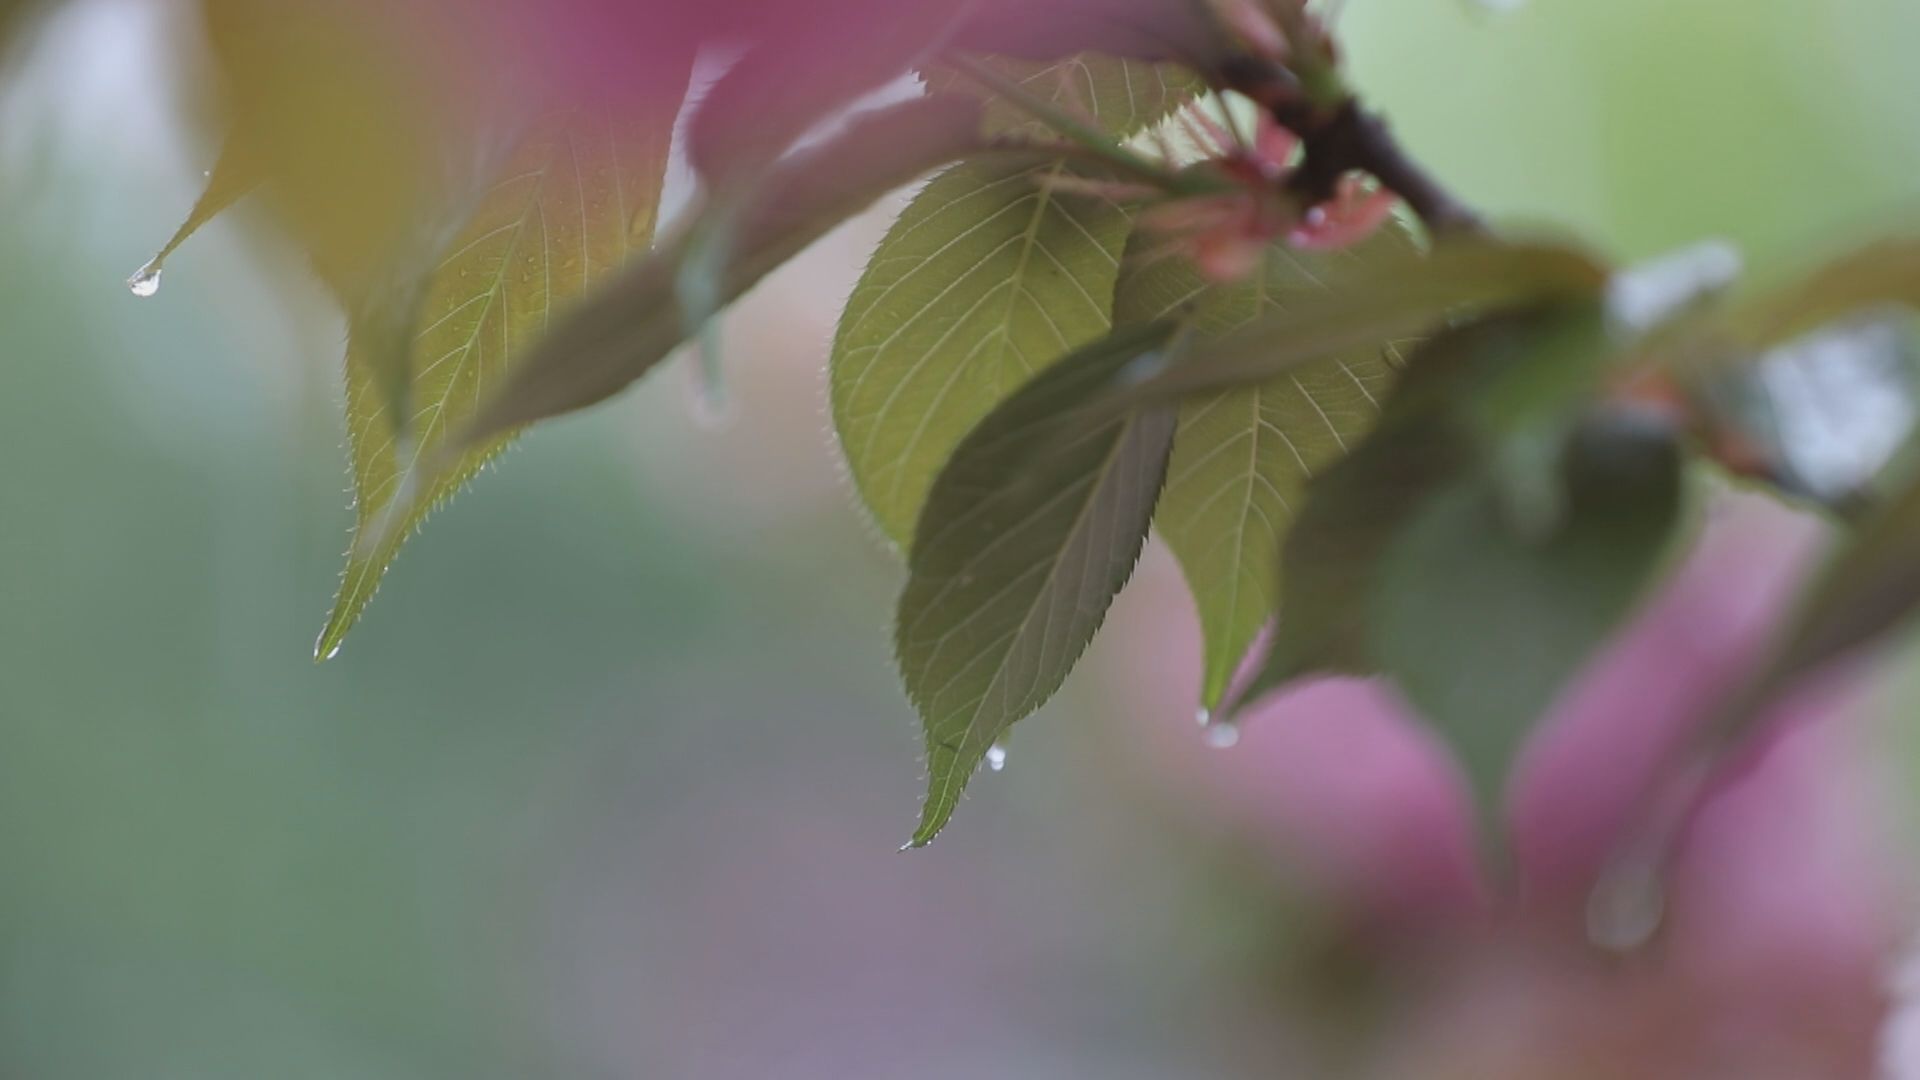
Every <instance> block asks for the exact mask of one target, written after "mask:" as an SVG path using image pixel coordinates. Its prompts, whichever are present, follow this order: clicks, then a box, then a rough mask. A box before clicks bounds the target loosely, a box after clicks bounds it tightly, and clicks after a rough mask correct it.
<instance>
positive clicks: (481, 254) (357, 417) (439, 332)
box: [317, 110, 672, 658]
mask: <svg viewBox="0 0 1920 1080" xmlns="http://www.w3.org/2000/svg"><path fill="white" fill-rule="evenodd" d="M671 120H672V118H671V116H670V115H661V114H660V113H658V112H656V113H655V114H653V115H652V116H650V117H647V118H638V117H622V116H616V115H613V114H611V113H608V112H602V111H597V110H596V111H592V112H589V111H585V110H578V111H569V112H566V113H562V114H556V115H553V116H550V117H548V118H546V119H544V120H543V121H542V122H540V123H539V124H537V125H536V126H535V127H534V129H533V130H532V131H531V132H529V134H528V135H527V136H526V138H525V139H524V140H523V141H522V142H521V143H520V145H519V147H518V149H517V150H516V152H515V153H513V154H512V155H511V156H510V159H509V161H508V162H507V164H506V166H505V167H504V168H503V170H502V171H501V179H500V180H499V181H498V182H497V183H495V184H494V185H493V187H492V189H491V190H489V191H488V192H487V193H486V194H485V196H484V197H483V198H481V200H480V202H479V204H478V206H477V208H476V209H475V211H474V213H473V215H472V217H471V218H470V219H469V221H468V222H467V224H466V226H465V228H464V229H463V230H462V231H461V233H460V234H459V236H458V237H457V238H455V239H454V240H453V241H452V242H451V243H450V245H449V246H448V248H447V250H446V252H445V254H444V255H443V256H442V257H441V259H440V261H439V264H438V266H437V267H436V268H435V269H434V270H433V271H432V273H431V274H430V275H429V277H428V280H427V283H426V287H425V289H426V291H425V299H424V300H423V302H422V304H421V307H420V314H419V320H420V326H419V328H418V329H417V331H416V332H415V333H414V335H413V339H412V344H411V350H410V352H411V355H410V357H409V358H407V360H406V366H407V368H408V369H409V370H410V371H411V385H410V387H409V392H408V394H407V395H406V397H407V398H408V400H410V401H411V406H410V407H411V408H412V409H413V410H415V411H414V412H413V414H412V415H411V416H410V417H408V418H407V423H406V424H404V425H398V426H396V425H395V424H394V423H393V422H392V418H391V417H389V416H387V415H386V412H385V403H386V402H387V401H388V400H390V395H388V394H386V393H385V392H384V391H383V388H382V386H381V384H380V378H381V373H382V371H384V370H385V368H384V367H383V365H382V363H381V362H380V358H379V356H378V350H379V348H380V347H381V344H380V343H379V342H373V341H366V340H354V341H352V342H350V343H349V345H348V349H347V365H346V367H347V432H348V436H349V439H350V441H351V444H352V454H353V480H354V490H355V492H356V496H357V497H356V504H355V508H356V512H357V521H356V524H355V535H356V542H355V544H354V547H353V550H352V551H351V552H350V553H349V555H348V561H347V567H346V571H345V574H344V575H343V577H342V580H341V586H340V594H339V597H338V599H337V600H336V601H335V603H334V608H333V613H332V615H331V616H330V617H329V618H328V620H327V626H326V629H325V631H324V632H323V633H322V634H321V636H320V641H319V644H318V647H317V655H319V656H320V657H322V658H325V657H327V656H331V655H332V654H333V653H334V652H336V651H338V649H339V647H340V643H341V640H342V639H343V638H344V637H345V635H346V633H347V631H348V630H349V629H350V628H351V627H352V626H353V624H354V622H355V621H356V620H357V619H359V617H360V614H361V613H362V612H363V611H364V610H365V609H366V606H367V604H368V602H369V601H370V600H372V598H373V594H374V592H375V590H376V589H378V588H379V585H380V579H381V577H382V575H384V574H385V573H386V570H387V566H388V565H389V564H390V563H391V562H392V561H393V558H394V556H395V555H396V554H397V553H398V551H399V549H400V546H401V545H402V544H403V543H404V542H405V540H406V539H407V537H408V536H409V535H410V534H411V532H412V531H413V530H414V529H415V528H416V527H417V526H418V525H419V524H420V522H421V521H423V520H424V519H425V518H426V516H427V515H428V514H429V513H430V512H431V511H432V510H433V508H434V507H436V506H437V505H439V504H440V503H441V502H443V501H445V500H446V499H447V498H449V497H450V496H452V495H453V494H454V493H455V492H456V491H458V490H459V488H460V487H461V485H463V484H464V483H466V481H467V480H468V479H469V478H470V477H472V476H473V474H474V473H475V472H477V471H478V470H479V469H480V467H481V466H483V465H484V464H486V462H487V461H488V460H490V459H491V458H492V457H493V456H494V455H496V454H498V453H499V452H500V450H501V449H502V448H504V447H505V445H506V443H507V442H508V441H510V439H511V438H512V434H511V433H510V432H509V433H506V434H502V435H499V436H496V437H495V438H493V439H491V440H490V441H488V442H486V443H484V444H482V445H477V446H473V447H469V448H466V449H465V451H464V453H463V454H462V456H461V457H460V458H459V461H458V464H457V465H455V466H453V467H451V468H449V469H446V470H444V471H440V472H437V473H435V474H434V475H433V476H432V478H431V479H430V480H428V481H427V482H426V483H425V484H424V485H422V486H419V487H417V488H416V487H414V486H413V485H411V484H409V483H406V482H405V478H406V477H407V476H408V475H409V474H410V472H411V471H412V470H413V467H414V466H415V465H417V464H418V463H419V462H420V461H422V460H423V459H424V458H426V457H427V456H430V455H433V454H435V453H436V451H438V450H439V449H440V448H441V447H442V446H443V445H445V444H446V443H447V440H448V439H449V438H450V437H451V436H452V435H454V434H457V433H459V432H460V431H461V430H462V429H463V428H464V427H465V425H466V422H467V420H468V419H469V418H470V417H471V416H472V415H473V412H474V410H475V408H476V406H477V405H478V403H479V402H480V401H481V400H482V399H483V396H484V393H485V392H486V391H487V389H488V388H489V387H490V386H491V385H492V384H494V383H495V382H497V381H498V380H500V378H501V377H502V375H503V374H504V373H505V372H506V371H507V369H508V368H509V367H510V366H511V365H512V364H514V363H515V362H516V360H517V358H518V354H519V352H520V351H521V350H522V348H523V347H524V346H525V344H526V343H527V342H528V341H529V340H530V339H533V338H535V337H537V336H538V335H540V334H541V333H543V332H544V331H545V330H546V329H547V327H548V326H549V325H550V324H551V323H552V322H553V320H554V319H555V318H556V317H557V316H558V315H560V314H561V313H563V312H564V311H565V310H566V309H567V307H568V305H569V304H570V303H571V302H572V301H573V300H574V299H575V298H576V297H579V296H580V295H581V294H582V293H584V292H585V291H586V290H587V289H588V288H589V287H590V286H591V285H593V284H594V283H595V282H597V281H598V280H599V279H601V278H602V277H604V276H605V275H606V274H607V273H608V272H609V271H611V270H613V269H614V268H616V267H618V266H620V265H621V264H622V263H623V262H625V261H626V260H627V259H628V258H630V257H631V256H632V255H634V254H635V253H638V252H642V251H644V250H646V248H647V247H648V245H649V244H650V242H651V240H652V236H653V232H654V225H655V222H656V218H657V214H658V212H659V200H660V187H661V182H662V177H663V175H664V172H665V167H666V161H667V152H668V143H669V137H670V132H671ZM400 433H404V435H405V436H406V438H405V443H406V445H404V446H403V445H402V444H401V443H402V440H401V439H400V438H397V437H396V436H397V435H398V434H400ZM396 497H398V498H401V499H404V500H405V503H404V505H399V506H395V505H392V504H393V501H394V500H395V498H396ZM376 533H377V534H378V542H377V543H375V544H372V545H371V546H369V544H368V543H367V538H368V537H370V536H373V535H374V534H376Z"/></svg>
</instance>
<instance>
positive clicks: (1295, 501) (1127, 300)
mask: <svg viewBox="0 0 1920 1080" xmlns="http://www.w3.org/2000/svg"><path fill="white" fill-rule="evenodd" d="M1140 246H1142V245H1136V247H1140ZM1413 250H1414V244H1413V240H1412V237H1411V236H1410V235H1409V234H1408V233H1407V231H1406V230H1405V229H1403V228H1400V227H1398V226H1395V227H1392V228H1388V229H1384V230H1382V231H1381V232H1379V233H1377V234H1375V236H1374V237H1373V238H1372V239H1370V240H1368V241H1367V242H1365V243H1363V244H1360V245H1358V246H1356V247H1354V248H1351V249H1348V250H1346V251H1340V252H1332V253H1324V254H1323V253H1315V252H1306V251H1296V250H1292V249H1290V248H1287V247H1285V246H1284V245H1278V244H1276V245H1274V246H1272V247H1271V248H1269V249H1268V251H1267V256H1266V259H1265V261H1264V263H1263V264H1262V266H1261V268H1260V270H1259V271H1258V272H1257V273H1255V274H1254V275H1253V276H1252V277H1251V278H1249V279H1248V280H1246V281H1244V282H1240V283H1236V284H1233V285H1214V284H1210V283H1209V282H1207V281H1206V280H1205V279H1204V278H1202V277H1201V276H1200V275H1199V274H1198V273H1197V272H1196V271H1195V270H1194V269H1193V267H1192V265H1191V264H1190V263H1188V262H1187V261H1186V260H1184V259H1181V258H1178V257H1174V256H1171V255H1167V256H1163V257H1159V258H1155V257H1152V255H1151V253H1140V254H1137V255H1134V256H1131V257H1130V258H1129V269H1128V271H1127V272H1126V273H1125V274H1123V275H1122V277H1121V280H1120V284H1119V289H1118V292H1117V295H1116V297H1115V301H1114V318H1115V321H1116V322H1119V323H1122V324H1125V323H1128V322H1134V321H1145V320H1153V319H1159V318H1164V317H1166V316H1169V315H1172V314H1175V313H1177V312H1181V311H1186V312H1188V317H1189V318H1190V319H1191V320H1192V325H1193V327H1194V329H1195V331H1196V332H1197V333H1199V334H1201V335H1205V336H1218V335H1222V334H1227V333H1231V332H1233V331H1235V330H1238V329H1239V328H1241V327H1242V326H1244V325H1246V324H1247V323H1250V322H1252V321H1253V320H1254V319H1256V318H1259V317H1260V316H1262V315H1266V314H1275V313H1285V312H1286V311H1288V310H1289V309H1293V308H1299V307H1310V306H1312V305H1313V304H1316V303H1319V302H1321V301H1322V300H1323V299H1324V298H1325V297H1326V295H1327V291H1326V285H1325V284H1324V281H1325V278H1326V277H1327V276H1328V275H1329V274H1330V273H1331V272H1333V271H1335V270H1337V269H1338V268H1340V267H1341V266H1343V265H1347V264H1352V263H1359V262H1365V261H1366V260H1367V259H1369V258H1386V257H1396V256H1398V255H1400V254H1402V253H1405V252H1411V251H1413ZM1397 348H1398V344H1397V343H1396V342H1393V341H1390V340H1384V339H1383V340H1380V341H1376V342H1373V343H1371V344H1369V345H1363V346H1359V347H1356V348H1353V349H1351V350H1349V351H1347V352H1346V353H1344V354H1342V355H1337V356H1333V357H1330V358H1327V359H1324V360H1321V361H1318V362H1316V363H1313V364H1310V365H1306V366H1303V367H1302V368H1301V369H1300V370H1298V371H1296V372H1290V373H1288V374H1285V375H1281V376H1279V377H1278V378H1275V379H1273V380H1271V381H1269V382H1266V383H1261V384H1258V385H1254V386H1249V387H1246V388H1244V389H1239V390H1230V391H1226V392H1224V393H1219V394H1214V395H1212V396H1207V397H1199V398H1194V399H1192V400H1190V401H1188V402H1186V403H1185V404H1184V406H1183V407H1182V409H1181V412H1180V429H1179V434H1178V435H1177V436H1176V437H1175V441H1174V453H1173V463H1172V465H1170V466H1169V468H1168V471H1167V488H1166V491H1165V493H1164V494H1163V495H1162V496H1161V500H1160V509H1159V511H1158V512H1157V514H1156V515H1155V517H1154V525H1155V527H1156V528H1157V529H1158V530H1159V533H1160V536H1161V538H1162V539H1164V540H1165V541H1166V543H1167V546H1168V547H1169V548H1170V549H1171V550H1172V552H1173V554H1174V557H1175V558H1177V559H1178V560H1179V562H1180V567H1181V570H1182V572H1183V573H1184V574H1185V576H1186V579H1187V585H1188V587H1189V588H1190V589H1191V590H1192V592H1193V596H1194V601H1195V604H1196V605H1197V606H1198V608H1199V614H1200V629H1201V636H1202V639H1203V641H1204V643H1205V662H1204V665H1203V668H1202V676H1201V689H1200V704H1201V706H1202V707H1203V708H1205V709H1207V710H1213V709H1217V708H1219V706H1220V704H1221V701H1222V699H1223V698H1224V697H1225V696H1226V693H1227V690H1228V687H1229V684H1230V683H1231V682H1232V679H1233V674H1234V671H1235V670H1236V669H1237V668H1238V667H1239V665H1240V663H1241V661H1242V660H1243V659H1244V658H1245V656H1246V655H1247V652H1248V650H1249V649H1251V648H1252V647H1253V643H1254V641H1255V639H1256V638H1257V637H1258V636H1259V634H1260V631H1261V629H1262V627H1264V626H1265V625H1266V624H1267V623H1268V621H1269V620H1271V619H1272V618H1273V611H1274V607H1275V605H1276V604H1277V602H1278V600H1279V594H1280V566H1279V559H1278V558H1277V557H1276V555H1275V553H1276V552H1278V551H1279V550H1280V546H1281V543H1282V542H1283V541H1284V539H1285V537H1286V533H1287V529H1288V528H1289V526H1291V525H1292V523H1293V518H1294V515H1295V514H1296V513H1298V511H1299V508H1300V506H1301V504H1302V503H1303V502H1304V501H1305V498H1306V487H1307V482H1308V481H1309V480H1311V479H1312V478H1313V477H1314V475H1315V474H1316V473H1318V472H1320V471H1321V470H1322V469H1324V468H1325V467H1327V466H1328V465H1330V464H1332V463H1333V462H1335V461H1337V460H1339V459H1340V458H1341V457H1343V456H1344V455H1345V454H1346V452H1347V450H1348V448H1349V447H1351V446H1353V445H1355V444H1357V443H1358V442H1359V441H1360V440H1361V439H1362V438H1363V437H1365V435H1366V433H1367V432H1368V431H1369V430H1370V429H1371V428H1372V427H1373V425H1374V422H1375V420H1376V419H1377V418H1378V416H1379V411H1380V401H1381V400H1382V399H1384V398H1385V397H1386V395H1387V392H1388V390H1389V389H1390V388H1391V386H1392V383H1393V376H1394V374H1395V371H1396V364H1397V360H1398V355H1399V354H1398V352H1397Z"/></svg>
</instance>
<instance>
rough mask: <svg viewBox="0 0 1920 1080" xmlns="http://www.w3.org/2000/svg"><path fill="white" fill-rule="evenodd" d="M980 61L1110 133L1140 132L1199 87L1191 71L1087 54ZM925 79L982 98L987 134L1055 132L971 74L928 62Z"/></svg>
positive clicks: (937, 89)
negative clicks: (1040, 59) (1056, 58)
mask: <svg viewBox="0 0 1920 1080" xmlns="http://www.w3.org/2000/svg"><path fill="white" fill-rule="evenodd" d="M985 63H986V64H988V65H989V66H990V67H991V68H992V69H993V70H995V71H997V72H999V73H1000V74H1001V75H1003V76H1005V77H1006V78H1007V79H1009V80H1011V81H1012V82H1013V83H1014V84H1016V85H1017V86H1019V87H1020V88H1021V89H1022V90H1024V91H1026V92H1027V93H1029V94H1032V95H1033V96H1035V97H1037V98H1039V99H1041V100H1043V101H1046V102H1047V103H1049V104H1050V105H1053V106H1055V107H1057V108H1062V109H1065V110H1067V112H1068V113H1069V115H1073V116H1076V117H1080V118H1082V119H1084V120H1087V121H1090V122H1091V125H1092V126H1094V127H1098V128H1099V129H1101V130H1103V131H1105V132H1107V133H1109V134H1112V135H1121V136H1124V135H1127V134H1129V133H1131V132H1135V131H1139V130H1140V129H1142V128H1145V127H1147V126H1148V125H1150V124H1152V123H1153V122H1155V121H1157V120H1159V119H1161V118H1162V117H1164V116H1166V115H1167V114H1168V113H1171V112H1172V111H1173V110H1174V109H1176V108H1178V107H1180V105H1181V104H1183V103H1185V102H1186V101H1187V100H1188V99H1190V98H1191V97H1193V95H1194V94H1196V93H1198V92H1200V91H1201V90H1203V89H1204V86H1203V85H1202V84H1201V82H1200V80H1199V79H1198V78H1197V77H1195V76H1194V75H1193V73H1192V72H1189V71H1186V70H1184V69H1182V68H1179V67H1175V66H1174V65H1172V64H1143V63H1137V62H1134V61H1123V60H1115V59H1112V58H1109V57H1104V56H1095V55H1090V54H1089V55H1081V56H1073V57H1069V58H1067V59H1065V60H1062V61H1060V62H1058V63H1051V64H1047V63H1031V62H1026V61H1020V60H1006V59H997V58H996V59H993V60H988V61H985ZM926 82H927V89H928V90H930V91H932V92H933V93H936V94H967V95H972V96H976V97H981V98H982V99H983V100H984V101H985V102H986V106H987V110H986V117H985V120H984V121H983V123H984V124H985V129H986V131H987V133H988V134H992V135H1031V136H1039V137H1045V136H1050V135H1053V134H1055V132H1053V131H1051V130H1050V129H1049V128H1048V126H1047V124H1046V123H1045V121H1043V120H1041V119H1039V118H1037V117H1034V116H1032V115H1030V114H1029V113H1028V112H1027V111H1026V110H1024V109H1022V108H1021V107H1020V105H1019V104H1018V103H1017V102H1012V101H1007V100H1004V99H1002V98H1000V97H999V96H997V95H991V94H988V93H987V92H986V91H985V90H984V89H983V88H982V87H981V86H980V85H979V83H978V82H976V81H975V80H974V79H973V78H972V77H970V76H969V75H967V74H966V73H965V72H963V71H958V70H956V69H955V68H953V67H951V66H949V65H946V64H937V65H934V66H932V67H930V68H929V69H928V70H927V72H926Z"/></svg>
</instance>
